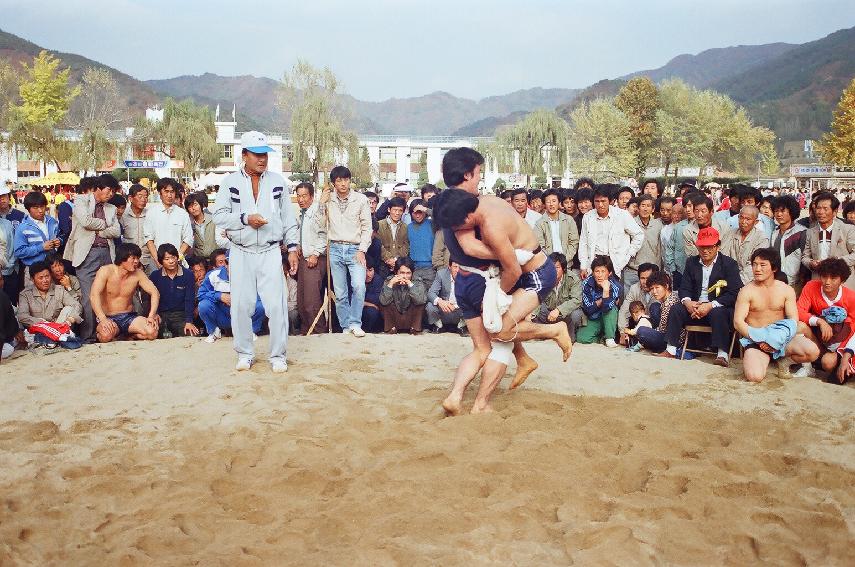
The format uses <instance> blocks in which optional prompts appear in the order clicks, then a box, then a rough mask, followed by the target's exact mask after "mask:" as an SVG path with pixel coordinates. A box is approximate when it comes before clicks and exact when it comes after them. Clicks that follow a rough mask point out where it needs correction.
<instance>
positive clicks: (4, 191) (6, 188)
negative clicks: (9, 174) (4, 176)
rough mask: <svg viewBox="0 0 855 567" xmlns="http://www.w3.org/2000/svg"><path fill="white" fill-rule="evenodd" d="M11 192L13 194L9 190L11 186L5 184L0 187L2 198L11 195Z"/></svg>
mask: <svg viewBox="0 0 855 567" xmlns="http://www.w3.org/2000/svg"><path fill="white" fill-rule="evenodd" d="M11 192H12V190H11V189H9V186H8V185H6V184H5V183H4V184H3V186H2V187H0V197H2V196H3V195H9V194H10V193H11Z"/></svg>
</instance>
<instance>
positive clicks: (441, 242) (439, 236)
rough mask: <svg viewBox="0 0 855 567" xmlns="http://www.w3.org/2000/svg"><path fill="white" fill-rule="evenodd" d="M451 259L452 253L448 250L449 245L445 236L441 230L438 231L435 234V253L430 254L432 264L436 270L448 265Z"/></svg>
mask: <svg viewBox="0 0 855 567" xmlns="http://www.w3.org/2000/svg"><path fill="white" fill-rule="evenodd" d="M450 259H451V254H449V252H448V247H447V246H446V245H445V237H444V236H443V232H442V231H441V230H438V231H436V234H434V235H433V253H432V254H431V256H430V261H431V265H432V266H433V268H434V270H441V269H443V268H444V267H446V266H448V262H449V260H450Z"/></svg>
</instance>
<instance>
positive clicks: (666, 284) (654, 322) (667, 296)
mask: <svg viewBox="0 0 855 567" xmlns="http://www.w3.org/2000/svg"><path fill="white" fill-rule="evenodd" d="M647 287H648V289H649V290H650V296H651V298H652V300H651V302H650V306H649V312H650V324H651V327H649V328H648V327H642V328H640V329H638V330H636V332H635V338H636V339H637V340H638V344H639V345H641V347H642V348H645V349H647V350H649V351H651V352H654V353H660V352H662V351H663V350H665V347H666V346H667V344H668V341H667V339H666V331H667V329H668V317H669V315H670V313H671V310H672V309H673V308H674V306H678V305H679V304H680V294H679V293H677V292H676V291H674V290H673V289H672V287H671V277H670V276H669V275H668V274H666V273H665V272H654V273H652V274H650V277H648V278H647ZM685 333H686V331H685V330H684V331H683V333H681V334H680V337H679V343H680V345H681V346H682V344H683V340H684V339H685V338H686V334H685Z"/></svg>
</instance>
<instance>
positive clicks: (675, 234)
mask: <svg viewBox="0 0 855 567" xmlns="http://www.w3.org/2000/svg"><path fill="white" fill-rule="evenodd" d="M671 214H672V216H673V218H674V222H673V223H672V224H674V230H673V231H672V235H671V239H670V240H669V241H668V247H667V248H666V249H665V252H664V256H665V259H664V262H665V269H666V271H667V272H668V274H669V275H670V276H671V283H672V286H673V289H675V290H676V289H680V282H681V281H682V278H683V270H685V269H686V247H685V245H684V244H683V230H684V229H685V228H686V227H687V226H689V223H690V222H692V221H694V220H695V212H694V205H692V202H691V201H690V200H684V202H683V203H676V204H675V205H674V208H673V209H672V213H671ZM678 214H679V216H680V220H677V215H678Z"/></svg>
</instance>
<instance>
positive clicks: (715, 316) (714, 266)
mask: <svg viewBox="0 0 855 567" xmlns="http://www.w3.org/2000/svg"><path fill="white" fill-rule="evenodd" d="M695 245H696V246H697V247H698V255H697V256H691V257H689V258H688V259H687V260H686V269H685V271H684V272H683V280H682V282H680V290H679V294H680V301H681V303H682V307H680V306H674V308H673V309H671V312H670V313H669V314H668V327H667V330H666V333H665V335H666V336H665V338H666V339H667V341H668V346H667V348H666V349H665V351H664V352H662V353H661V354H659V355H658V356H663V357H667V358H676V356H677V346H680V333H682V331H683V329H684V328H685V327H686V325H687V324H693V325H709V326H710V327H712V338H711V339H710V345H711V346H712V347H713V348H715V349H716V350H717V351H718V352H717V354H716V359H715V364H717V365H719V366H724V367H727V366H728V365H729V364H730V360H729V354H728V349H729V348H730V340H731V333H733V308H734V305H735V304H736V296H737V295H738V294H739V290H740V288H741V287H742V278H740V276H739V265H738V264H737V263H736V261H735V260H734V259H733V258H730V257H729V256H725V255H724V254H719V248H720V247H721V237H720V236H719V233H718V231H717V230H716V229H715V228H713V227H707V228H703V229H701V230H700V231H699V232H698V238H697V240H696V241H695Z"/></svg>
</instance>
